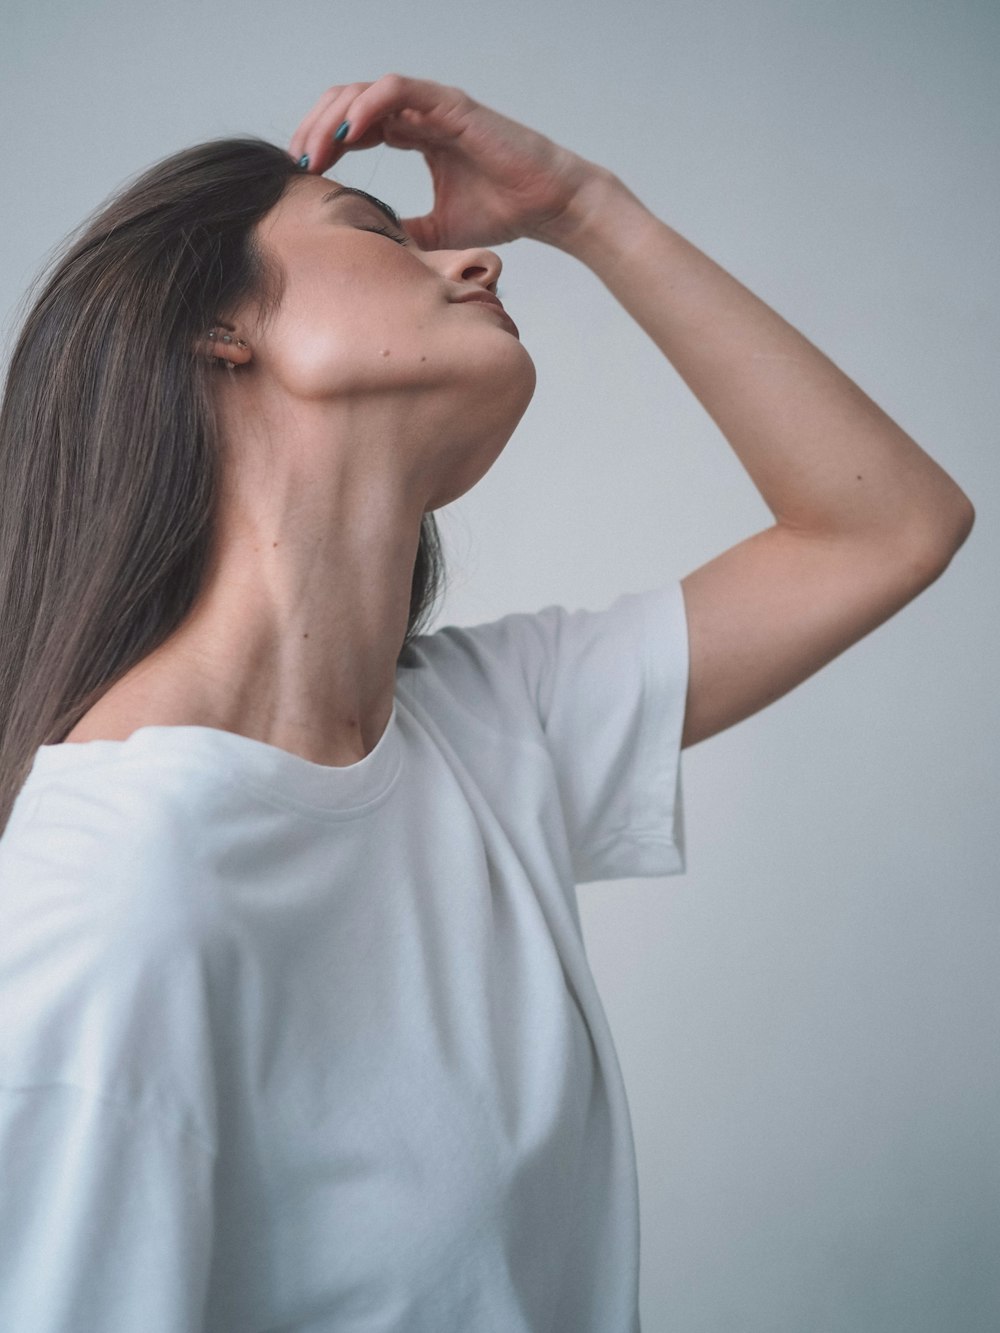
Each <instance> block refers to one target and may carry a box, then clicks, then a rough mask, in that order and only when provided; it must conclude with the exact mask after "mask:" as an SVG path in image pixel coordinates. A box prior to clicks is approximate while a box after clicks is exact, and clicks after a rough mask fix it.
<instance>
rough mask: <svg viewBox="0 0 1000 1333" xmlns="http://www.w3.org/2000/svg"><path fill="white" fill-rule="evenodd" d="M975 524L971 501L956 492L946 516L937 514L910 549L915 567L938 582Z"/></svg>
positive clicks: (962, 492)
mask: <svg viewBox="0 0 1000 1333" xmlns="http://www.w3.org/2000/svg"><path fill="white" fill-rule="evenodd" d="M975 521H976V511H975V509H974V508H973V504H972V501H971V500H970V499H969V497H968V496H967V495H966V494H965V492H964V491H960V492H959V493H958V498H957V499H956V502H955V505H954V506H953V508H952V509H951V510H950V511H949V512H948V514H947V515H941V514H939V515H938V516H937V520H936V521H935V523H934V524H933V525H930V526H929V525H925V526H924V530H923V532H922V533H921V535H920V537H918V538H917V539H916V541H915V543H914V547H913V549H914V551H915V553H916V558H917V561H918V563H919V564H920V565H921V566H922V567H923V568H924V569H925V570H926V572H927V574H928V575H929V576H930V577H931V579H932V580H933V579H936V578H939V577H940V575H942V574H943V573H944V571H945V570H946V569H947V568H948V566H949V565H950V564H951V561H952V558H953V557H954V555H955V553H956V552H957V551H958V550H959V548H960V547H962V546H963V545H964V544H965V542H966V540H967V539H968V536H969V534H970V532H971V531H972V528H973V525H974V523H975Z"/></svg>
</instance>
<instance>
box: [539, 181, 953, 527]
mask: <svg viewBox="0 0 1000 1333" xmlns="http://www.w3.org/2000/svg"><path fill="white" fill-rule="evenodd" d="M551 243H552V244H554V245H556V246H557V247H558V248H559V249H562V250H564V251H566V253H568V254H571V255H573V256H574V257H575V258H578V259H580V260H581V261H582V262H583V263H585V264H586V265H587V266H588V268H590V269H591V270H592V271H593V272H594V273H595V274H596V275H597V276H598V277H599V278H600V279H601V281H602V282H603V283H604V284H605V286H606V287H607V288H608V290H609V291H610V292H611V293H612V295H614V296H615V297H616V299H617V300H618V301H619V302H620V303H621V304H622V306H623V307H624V308H625V309H626V310H627V311H628V313H629V314H630V315H631V316H632V317H633V319H635V320H636V322H637V323H638V324H639V325H640V326H641V327H642V328H643V329H644V330H645V332H646V333H648V334H649V336H650V337H651V338H652V339H653V341H654V342H655V343H656V345H657V346H658V347H659V348H660V350H661V351H662V352H663V354H664V356H665V357H666V358H667V359H668V361H670V363H671V365H673V367H674V368H675V370H676V371H677V372H678V374H679V375H680V376H681V378H682V379H683V380H684V382H685V384H687V386H688V388H690V389H691V391H692V393H694V395H695V396H696V398H697V399H698V401H699V402H700V403H701V404H702V406H703V407H704V408H705V410H706V411H707V412H708V414H709V416H710V417H711V418H712V420H713V421H714V422H715V424H716V425H717V426H718V427H719V429H720V430H721V432H722V434H723V435H724V436H725V438H726V440H727V441H728V442H729V444H730V445H731V446H732V448H733V450H734V451H735V453H736V455H737V456H738V458H739V460H740V462H741V463H742V464H743V466H744V467H745V468H746V471H747V472H748V473H749V475H750V478H751V480H752V481H753V483H754V485H755V486H756V487H757V489H758V491H759V492H760V494H761V496H762V497H763V499H764V502H765V504H766V505H767V507H768V508H769V509H770V510H771V513H772V514H773V515H774V517H775V519H776V520H777V521H778V522H780V523H783V524H785V525H787V526H790V527H794V528H796V529H799V530H801V531H811V532H816V533H823V534H842V533H847V534H855V533H857V534H867V533H870V532H878V533H882V534H886V533H890V534H895V535H899V536H905V537H907V538H909V537H911V536H912V537H913V539H914V540H915V541H916V542H922V541H926V542H927V543H928V545H929V547H931V548H936V547H937V546H942V545H943V547H945V548H947V547H949V546H950V547H951V548H952V549H955V548H956V547H957V546H959V545H961V543H962V542H963V541H964V540H965V537H966V536H967V535H968V531H969V529H970V528H971V525H972V520H973V510H972V506H971V504H970V502H969V500H968V498H967V497H966V495H965V494H964V492H963V491H962V490H961V489H960V488H959V486H958V485H957V484H956V483H955V482H954V481H953V480H952V478H951V477H949V476H948V474H947V473H946V472H945V471H944V470H943V469H942V468H941V467H939V466H938V464H937V463H935V462H934V460H933V459H932V458H930V457H929V456H928V455H927V454H926V453H925V452H924V451H923V450H922V449H921V448H920V447H919V445H917V444H916V443H915V442H914V441H913V440H912V439H911V438H910V437H909V436H908V435H907V434H906V433H905V432H904V431H903V430H901V429H900V427H899V426H897V425H896V423H895V422H894V421H892V420H891V419H890V418H889V417H888V416H886V414H885V413H884V412H883V411H882V410H881V408H879V407H878V406H877V404H875V403H874V402H872V400H871V399H870V398H868V397H867V396H866V395H865V394H864V393H863V392H862V391H861V389H859V388H858V386H857V385H856V384H855V383H854V382H853V381H852V380H850V379H849V378H848V377H847V376H846V375H845V374H843V372H842V371H840V370H839V369H838V368H837V367H836V366H835V365H834V364H833V362H832V361H830V360H829V359H828V358H827V357H826V356H824V354H823V353H822V352H820V351H819V350H818V349H817V348H816V347H814V346H813V344H812V343H810V342H809V341H808V339H807V338H805V337H804V336H803V335H802V334H801V333H799V332H798V331H797V330H796V329H794V328H793V327H792V326H791V325H790V324H788V323H787V322H786V321H785V320H784V319H782V318H781V316H780V315H778V314H777V313H776V312H775V311H773V310H772V309H771V308H770V307H769V306H767V305H766V304H765V303H764V302H763V301H761V300H760V299H759V298H758V297H756V296H754V294H753V293H752V292H750V291H749V290H748V289H747V288H746V287H744V286H743V285H742V284H741V283H740V282H738V281H737V280H736V279H735V278H733V277H731V276H730V274H728V273H727V272H726V271H725V270H724V269H722V268H720V267H719V265H718V264H716V263H715V262H714V261H713V260H711V259H709V258H708V256H707V255H705V254H703V253H702V252H701V251H700V250H698V249H697V248H696V247H695V246H694V245H692V244H691V243H690V242H689V241H687V240H685V238H684V237H683V236H681V235H680V234H679V233H678V232H676V231H674V230H673V228H672V227H669V226H667V224H666V223H664V222H662V221H660V220H659V219H658V218H657V217H656V216H655V215H654V214H653V213H651V212H650V211H649V209H647V208H646V207H645V205H644V204H642V203H641V202H640V200H639V199H637V198H636V196H635V195H634V194H632V192H631V191H630V190H629V189H628V188H627V187H626V186H625V185H624V184H623V183H622V182H621V181H620V180H619V179H618V178H617V177H616V176H614V175H613V174H612V173H609V172H605V171H603V169H600V170H598V171H596V172H595V176H594V179H593V184H592V185H591V186H590V187H589V188H588V190H587V191H586V196H585V197H582V198H581V201H580V208H579V211H578V212H577V214H576V215H575V216H574V217H573V218H572V219H571V220H568V221H567V225H566V227H565V229H564V231H563V233H562V234H561V235H560V236H559V238H558V239H552V240H551Z"/></svg>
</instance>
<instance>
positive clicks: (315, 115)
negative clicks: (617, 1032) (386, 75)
mask: <svg viewBox="0 0 1000 1333" xmlns="http://www.w3.org/2000/svg"><path fill="white" fill-rule="evenodd" d="M369 86H370V85H369V84H367V83H349V84H344V85H337V86H335V87H333V88H329V89H328V90H327V92H326V93H324V95H323V96H322V97H321V98H320V99H319V100H318V101H317V103H316V105H315V106H314V107H313V109H312V111H310V112H309V114H308V116H306V118H305V119H304V120H303V121H302V124H301V125H299V127H298V129H296V131H295V134H294V135H293V136H292V143H291V146H290V149H289V151H290V152H291V153H292V154H294V156H295V160H296V162H297V161H298V160H299V159H300V158H301V157H302V155H303V154H304V153H305V154H308V156H309V165H308V167H307V170H308V171H310V172H313V173H317V174H322V173H323V172H324V171H326V170H327V169H328V168H329V167H330V165H331V164H332V162H333V158H334V156H335V155H336V154H335V150H336V148H337V147H338V145H333V144H331V139H332V134H333V130H328V127H329V126H330V124H331V123H332V124H333V128H334V129H336V127H337V126H338V125H339V124H340V123H341V121H342V120H343V119H344V111H345V109H346V108H347V107H349V106H350V105H351V103H352V102H353V101H354V100H355V98H357V96H358V95H359V93H362V92H363V91H364V90H365V89H366V88H368V87H369Z"/></svg>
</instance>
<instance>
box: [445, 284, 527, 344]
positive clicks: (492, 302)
mask: <svg viewBox="0 0 1000 1333" xmlns="http://www.w3.org/2000/svg"><path fill="white" fill-rule="evenodd" d="M470 301H475V302H477V303H478V304H480V305H489V306H492V307H493V308H494V310H499V311H500V314H501V315H502V316H503V317H504V319H505V320H506V321H507V323H508V324H509V325H510V327H511V328H512V329H513V331H514V333H515V334H516V335H517V337H518V338H520V336H521V335H520V333H519V332H518V328H517V325H516V324H515V323H514V321H513V320H512V319H511V317H510V315H508V314H507V311H506V310H504V308H503V306H502V305H501V303H500V301H498V300H497V298H496V297H495V296H492V295H491V294H490V293H489V292H475V293H473V295H471V296H462V297H460V298H459V299H458V300H457V301H456V302H455V303H454V304H456V305H466V304H468V303H469V302H470Z"/></svg>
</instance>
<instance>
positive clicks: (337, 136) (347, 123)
mask: <svg viewBox="0 0 1000 1333" xmlns="http://www.w3.org/2000/svg"><path fill="white" fill-rule="evenodd" d="M350 128H351V122H350V121H349V120H345V121H344V122H343V124H342V125H341V126H340V128H339V129H338V130H337V133H336V134H335V135H334V136H333V142H334V143H340V141H341V139H344V138H346V136H347V131H348V130H349V129H350Z"/></svg>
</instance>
